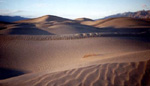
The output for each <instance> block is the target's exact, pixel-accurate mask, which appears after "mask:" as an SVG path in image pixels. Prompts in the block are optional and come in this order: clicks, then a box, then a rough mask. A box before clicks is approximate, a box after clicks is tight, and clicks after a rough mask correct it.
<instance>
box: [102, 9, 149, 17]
mask: <svg viewBox="0 0 150 86" xmlns="http://www.w3.org/2000/svg"><path fill="white" fill-rule="evenodd" d="M116 17H131V18H144V19H146V18H150V10H147V11H145V10H142V11H137V12H125V13H119V14H115V15H110V16H107V17H105V18H103V19H107V18H116Z"/></svg>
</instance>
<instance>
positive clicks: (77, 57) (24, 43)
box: [0, 15, 150, 86]
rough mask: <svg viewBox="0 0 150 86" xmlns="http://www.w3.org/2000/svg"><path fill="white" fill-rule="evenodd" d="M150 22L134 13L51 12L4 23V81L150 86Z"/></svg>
mask: <svg viewBox="0 0 150 86" xmlns="http://www.w3.org/2000/svg"><path fill="white" fill-rule="evenodd" d="M120 22H122V23H120ZM80 23H81V24H80ZM83 24H84V25H83ZM87 25H90V26H87ZM93 26H94V27H93ZM149 26H150V25H149V21H147V20H142V19H133V18H112V19H104V20H97V21H89V19H79V21H74V20H69V19H65V18H61V17H57V16H49V15H47V16H43V17H39V18H35V19H30V20H23V21H18V22H15V23H9V24H7V23H2V24H0V29H1V30H0V34H1V36H0V86H150V39H149V38H148V36H149V33H150V30H149ZM103 27H104V28H103ZM107 28H108V29H107ZM127 28H129V29H127ZM107 31H108V33H109V34H107V33H106V34H107V37H106V34H105V37H104V35H103V36H101V34H99V32H101V33H103V34H104V33H105V32H107ZM95 32H96V33H95ZM79 33H83V34H79ZM86 33H87V34H86ZM124 33H130V34H126V35H122V34H124ZM68 34H72V35H68ZM114 34H116V35H117V36H116V37H112V36H113V35H114ZM139 34H141V35H139ZM54 35H55V36H60V37H61V36H62V37H61V39H59V38H57V37H56V38H57V40H56V38H55V37H53V36H54ZM81 35H82V36H81ZM93 35H97V37H93ZM70 36H71V37H70ZM119 36H120V37H119ZM121 36H122V37H121ZM132 36H134V37H132ZM139 36H143V38H140V37H139ZM146 36H147V37H146ZM65 37H66V38H65Z"/></svg>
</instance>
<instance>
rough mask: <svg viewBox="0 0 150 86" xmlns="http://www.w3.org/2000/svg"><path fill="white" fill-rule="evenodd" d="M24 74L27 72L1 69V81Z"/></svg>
mask: <svg viewBox="0 0 150 86" xmlns="http://www.w3.org/2000/svg"><path fill="white" fill-rule="evenodd" d="M23 74H25V72H23V71H19V70H14V69H8V68H0V80H2V79H7V78H11V77H15V76H19V75H23Z"/></svg>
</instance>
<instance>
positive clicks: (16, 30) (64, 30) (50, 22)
mask: <svg viewBox="0 0 150 86" xmlns="http://www.w3.org/2000/svg"><path fill="white" fill-rule="evenodd" d="M98 31H99V30H98V29H97V28H95V27H92V26H87V25H82V24H79V23H78V22H76V21H73V20H69V19H65V18H61V17H56V16H50V15H47V16H43V17H39V18H35V19H28V20H22V21H17V22H15V23H14V24H8V25H7V26H6V27H5V29H4V28H3V30H1V31H0V34H2V35H54V34H56V35H61V34H75V33H90V32H98Z"/></svg>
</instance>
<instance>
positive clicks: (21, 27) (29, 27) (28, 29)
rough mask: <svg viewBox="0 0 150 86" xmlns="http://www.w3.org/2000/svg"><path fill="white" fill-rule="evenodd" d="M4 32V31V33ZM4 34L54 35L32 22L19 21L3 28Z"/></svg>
mask: <svg viewBox="0 0 150 86" xmlns="http://www.w3.org/2000/svg"><path fill="white" fill-rule="evenodd" d="M5 32H6V33H5ZM4 34H10V35H54V34H52V33H49V32H47V31H44V30H42V29H39V28H36V26H35V25H34V24H28V23H21V24H18V25H15V27H13V28H11V29H5V31H4Z"/></svg>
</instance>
